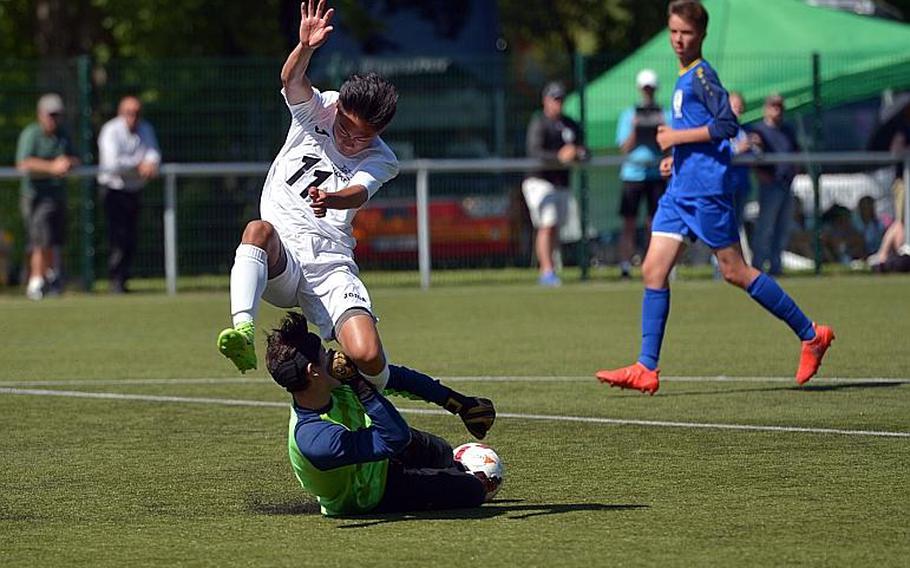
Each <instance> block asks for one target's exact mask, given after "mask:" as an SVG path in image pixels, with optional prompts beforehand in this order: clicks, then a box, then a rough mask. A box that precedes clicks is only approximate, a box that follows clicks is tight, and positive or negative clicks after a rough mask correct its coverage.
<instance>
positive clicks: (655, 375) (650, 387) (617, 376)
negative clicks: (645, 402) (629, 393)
mask: <svg viewBox="0 0 910 568" xmlns="http://www.w3.org/2000/svg"><path fill="white" fill-rule="evenodd" d="M596 376H597V380H598V381H600V382H602V383H607V384H609V385H610V386H611V387H619V388H623V389H637V390H640V391H641V392H646V393H648V394H650V395H653V394H654V393H656V392H657V389H659V388H660V369H654V370H653V371H652V370H651V369H649V368H647V367H645V366H644V365H642V364H641V363H640V362H636V363H635V364H634V365H629V366H628V367H623V368H621V369H613V370H612V371H610V370H603V371H597V373H596Z"/></svg>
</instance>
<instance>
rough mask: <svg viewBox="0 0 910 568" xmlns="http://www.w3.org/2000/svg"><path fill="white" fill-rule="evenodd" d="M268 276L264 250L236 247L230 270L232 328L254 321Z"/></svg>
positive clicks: (249, 246)
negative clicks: (232, 265)
mask: <svg viewBox="0 0 910 568" xmlns="http://www.w3.org/2000/svg"><path fill="white" fill-rule="evenodd" d="M268 275H269V267H268V255H267V254H266V252H265V251H264V250H262V249H261V248H259V247H257V246H255V245H248V244H241V245H240V246H238V247H237V252H236V254H235V255H234V267H233V268H231V315H232V316H233V318H234V327H237V326H238V325H240V324H241V323H244V322H248V321H253V320H255V319H256V315H257V314H258V313H259V301H260V298H261V297H262V293H263V292H264V291H265V285H266V283H267V282H268Z"/></svg>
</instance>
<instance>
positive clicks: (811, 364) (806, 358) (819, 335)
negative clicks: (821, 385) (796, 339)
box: [796, 323, 834, 385]
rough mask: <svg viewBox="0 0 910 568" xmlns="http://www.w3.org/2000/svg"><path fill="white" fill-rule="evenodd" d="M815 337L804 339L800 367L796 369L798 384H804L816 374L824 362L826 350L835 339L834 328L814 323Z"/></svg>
mask: <svg viewBox="0 0 910 568" xmlns="http://www.w3.org/2000/svg"><path fill="white" fill-rule="evenodd" d="M812 327H814V328H815V338H813V339H811V340H809V341H803V350H802V352H801V353H800V355H799V369H797V371H796V384H798V385H802V384H804V383H806V382H807V381H808V380H809V379H811V378H812V377H814V376H815V373H817V372H818V368H819V367H820V366H821V364H822V358H823V357H824V356H825V352H826V351H827V350H828V348H829V347H831V342H832V341H834V330H833V329H831V328H830V327H828V326H827V325H818V324H815V323H813V324H812Z"/></svg>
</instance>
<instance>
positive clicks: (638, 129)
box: [616, 69, 670, 278]
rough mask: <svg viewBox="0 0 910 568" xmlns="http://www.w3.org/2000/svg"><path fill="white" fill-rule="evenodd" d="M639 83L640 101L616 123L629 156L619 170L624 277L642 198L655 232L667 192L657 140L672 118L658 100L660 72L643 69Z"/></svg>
mask: <svg viewBox="0 0 910 568" xmlns="http://www.w3.org/2000/svg"><path fill="white" fill-rule="evenodd" d="M635 86H636V87H637V88H638V91H639V93H640V95H641V99H640V101H639V103H638V104H637V105H635V106H632V107H629V108H627V109H626V110H625V111H623V113H622V114H621V115H620V117H619V121H618V123H617V125H616V144H617V145H618V146H619V149H620V150H621V151H622V153H623V154H625V155H626V156H627V159H626V161H625V162H624V163H623V165H622V168H621V169H620V172H619V178H620V180H621V181H622V198H621V200H620V203H619V214H620V215H621V216H622V218H623V225H622V235H621V237H620V240H619V258H620V269H621V271H622V276H623V277H624V278H628V277H629V275H630V274H629V273H630V270H631V267H632V258H633V256H634V255H635V244H636V243H635V241H636V233H637V231H638V210H639V208H640V205H641V201H642V199H645V200H646V201H647V204H648V218H647V226H646V227H645V232H644V234H645V235H648V234H650V232H651V231H650V225H651V217H653V216H654V212H655V211H657V202H658V201H659V200H660V196H661V195H663V193H664V189H665V184H664V181H663V178H662V177H661V175H660V167H659V165H660V159H661V157H662V156H663V152H662V151H661V150H660V147H659V146H658V144H657V127H658V126H660V125H662V124H668V123H669V122H670V118H669V116H668V115H667V113H666V112H664V110H663V109H662V108H661V106H660V105H659V104H657V102H656V100H655V94H656V93H657V87H658V81H657V73H655V72H654V71H652V70H651V69H642V70H641V71H639V72H638V75H637V76H636V77H635ZM645 238H647V237H645ZM647 245H648V243H647V242H644V243H642V250H647V248H648V246H647Z"/></svg>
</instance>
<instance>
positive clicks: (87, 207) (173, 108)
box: [0, 53, 907, 284]
mask: <svg viewBox="0 0 910 568" xmlns="http://www.w3.org/2000/svg"><path fill="white" fill-rule="evenodd" d="M709 55H710V54H709ZM849 57H850V54H849V53H845V54H844V55H843V58H849ZM882 57H884V58H889V57H890V58H897V57H900V54H893V53H892V54H882ZM621 60H622V57H620V56H618V55H600V56H597V57H591V58H580V57H579V58H575V59H574V60H573V59H572V58H568V57H554V59H553V61H552V62H550V63H551V65H550V66H549V67H548V68H547V69H543V68H540V67H537V66H535V64H534V63H533V62H532V61H530V60H528V59H525V58H523V57H522V56H521V54H517V53H516V54H509V55H507V54H497V55H493V56H489V57H470V58H466V57H435V56H434V57H407V58H387V57H383V58H378V57H370V58H364V59H359V60H349V59H344V58H337V57H323V58H320V57H317V58H316V59H315V60H314V61H313V64H312V67H311V76H312V79H313V82H314V84H316V85H318V86H319V87H321V88H325V89H331V88H336V87H338V86H339V85H340V84H341V82H342V81H343V79H344V78H345V77H347V76H348V75H349V74H350V73H352V72H362V71H371V70H373V71H378V72H381V73H383V74H384V75H386V76H389V77H390V78H391V79H392V80H393V81H394V82H395V83H396V85H397V86H398V87H399V90H400V92H401V99H400V104H399V111H398V113H397V116H396V118H395V120H394V121H393V123H392V124H391V125H390V128H389V129H388V130H387V131H386V132H384V133H383V138H384V139H385V140H386V141H387V142H389V144H390V145H391V146H392V147H393V149H394V150H395V152H396V153H397V155H398V156H399V158H400V159H401V160H402V161H403V163H404V164H405V169H404V170H403V172H402V174H401V175H400V176H399V177H398V178H397V179H396V180H393V181H392V182H391V183H390V184H388V185H387V186H386V187H384V188H383V190H382V192H381V194H380V195H379V196H378V197H377V199H375V200H374V201H373V202H372V203H371V204H370V205H369V206H368V207H367V208H366V209H365V210H364V211H363V212H361V213H360V214H359V215H358V223H359V225H358V230H359V231H360V232H361V236H364V237H365V238H361V239H360V243H361V245H360V251H359V255H360V262H361V264H362V265H363V266H364V267H365V268H366V269H368V270H377V269H381V270H389V271H394V272H395V273H396V275H395V276H394V277H390V278H391V279H395V280H397V279H398V275H400V274H402V273H406V272H408V271H413V273H414V274H418V273H417V267H418V264H419V263H418V261H419V259H420V255H419V254H418V253H417V251H418V244H419V240H418V238H417V235H418V232H417V227H418V219H417V213H416V212H417V210H418V208H417V205H416V203H415V201H414V199H415V188H416V187H418V186H419V185H421V184H422V183H423V182H424V181H425V182H426V185H427V186H428V187H429V188H430V190H429V194H430V198H429V203H428V204H427V211H428V213H429V215H430V218H431V219H432V222H431V223H430V224H429V227H428V228H427V231H425V232H426V233H428V234H430V236H431V245H430V252H431V256H432V262H431V263H429V264H430V265H431V266H432V268H433V269H434V271H435V272H436V276H434V281H439V280H440V279H444V278H446V277H447V275H448V274H449V273H450V272H451V271H450V269H454V268H459V267H461V268H486V267H489V268H501V267H519V268H521V267H527V266H531V265H532V263H533V258H532V252H531V250H532V248H533V247H532V246H531V238H532V235H531V228H530V222H529V219H528V216H527V212H526V211H525V209H524V206H523V200H522V197H521V192H520V184H521V179H522V174H523V170H524V168H525V167H526V165H527V164H526V163H522V162H507V161H506V160H511V159H517V158H519V157H521V156H523V155H524V145H525V140H524V138H525V129H526V126H527V122H528V119H529V118H530V116H531V115H532V113H534V112H536V111H537V110H538V109H539V107H540V100H539V99H540V97H539V93H540V87H541V86H542V85H543V84H544V83H545V82H546V80H548V79H554V78H559V79H563V80H565V81H566V82H567V83H569V85H570V87H571V86H572V85H573V84H574V86H575V87H576V88H577V87H580V86H583V85H589V84H592V83H593V82H594V81H595V79H596V78H597V77H600V76H601V75H602V74H603V73H604V72H605V71H607V70H610V69H612V68H614V66H616V64H617V63H618V62H620V61H621ZM844 61H846V59H844ZM718 63H719V68H720V67H721V65H722V68H721V69H720V71H721V77H722V78H723V79H724V83H725V85H726V86H728V87H730V88H745V87H749V88H750V89H752V90H753V91H754V90H756V88H757V87H758V85H753V84H747V83H748V81H749V80H753V79H747V78H748V77H759V78H760V77H767V76H777V75H781V76H782V75H793V76H799V77H803V78H804V77H805V76H806V75H807V74H811V73H812V69H813V67H812V57H811V54H807V53H798V54H797V53H794V54H792V55H789V56H783V55H781V56H775V58H769V57H767V56H764V55H761V54H755V55H754V56H752V57H737V58H732V59H731V58H728V59H727V60H725V61H723V62H722V63H721V62H718ZM652 64H653V67H654V68H657V69H660V68H662V67H661V66H663V67H666V66H667V65H668V64H669V65H672V64H673V60H672V57H671V56H670V55H669V54H668V56H667V57H666V58H661V59H660V60H655V61H653V62H650V61H642V65H652ZM839 64H840V63H839V61H838V60H832V59H830V58H829V59H827V60H823V61H822V62H821V65H822V68H823V69H825V68H826V67H827V66H829V65H830V66H832V67H833V66H835V65H839ZM280 67H281V58H260V59H179V60H152V61H136V60H113V61H108V62H104V63H101V62H97V61H92V60H90V59H88V58H84V57H83V58H77V59H72V60H65V61H53V60H41V61H5V62H4V65H3V66H0V166H6V165H9V166H12V165H13V157H14V153H15V144H16V139H17V137H18V134H19V132H20V131H21V129H22V128H23V127H24V126H25V125H26V124H28V123H29V122H31V121H33V120H34V105H35V102H36V100H37V98H38V96H39V95H40V94H41V93H43V92H46V91H57V92H60V93H62V94H63V95H64V99H65V101H66V104H67V115H66V124H68V126H69V129H70V132H71V134H72V137H73V139H74V141H75V142H76V144H77V147H78V150H79V153H80V155H81V156H82V158H83V161H84V162H85V163H86V164H92V163H94V153H95V136H96V133H97V132H98V130H99V129H100V126H101V125H102V124H103V122H104V121H105V120H107V119H108V118H110V117H111V116H113V114H114V113H115V108H116V104H117V101H118V99H119V98H120V97H121V96H122V95H124V94H127V93H135V94H138V95H140V96H141V97H142V98H143V99H144V101H145V115H146V118H147V119H148V120H149V121H150V122H151V123H152V124H153V125H154V126H155V128H156V131H157V134H158V138H159V141H160V143H161V147H162V150H163V154H164V159H165V161H166V162H168V163H169V164H170V165H168V166H167V167H166V168H165V170H164V171H165V172H169V173H172V174H173V175H174V176H177V177H176V180H175V181H174V183H175V184H177V186H178V189H177V190H176V202H177V205H178V206H177V207H176V208H175V209H173V210H171V212H170V213H169V214H170V215H173V216H174V218H173V222H174V226H175V227H176V228H177V229H178V230H179V234H180V236H181V238H180V247H179V249H177V250H175V251H174V255H175V256H174V259H173V262H174V263H175V264H176V266H177V267H179V269H180V270H179V271H180V273H181V274H227V272H228V270H229V268H230V262H231V258H232V251H233V248H234V245H235V241H236V239H237V235H238V231H239V229H240V228H241V227H242V226H243V224H244V223H245V222H246V221H248V220H250V219H253V218H255V217H256V216H257V214H258V212H257V207H256V205H257V203H258V195H259V191H260V188H261V184H262V177H263V173H264V172H265V170H266V169H267V166H266V164H265V162H267V161H268V160H270V159H271V158H272V157H273V155H274V153H275V152H276V151H277V149H278V148H279V147H280V146H281V144H282V142H283V139H284V136H285V134H286V132H287V124H288V113H287V111H286V109H285V108H284V105H283V103H282V102H281V99H280V95H279V94H278V87H279V85H278V72H279V69H280ZM898 68H900V69H903V67H897V66H895V69H898ZM661 79H662V81H663V83H662V84H663V87H662V88H661V89H660V91H659V96H658V100H659V101H661V102H663V103H665V104H666V103H667V100H668V97H669V93H670V91H671V90H672V89H671V88H670V84H671V83H672V80H673V77H670V76H663V77H661ZM895 81H896V82H895V85H898V84H905V83H907V77H898V78H895ZM619 83H622V84H621V85H620V84H619ZM636 96H637V95H636V93H635V88H634V70H632V71H630V72H629V75H628V77H620V78H619V79H618V83H617V85H616V87H615V88H609V89H601V90H598V91H596V92H595V91H592V92H591V94H590V96H589V97H588V98H587V102H586V105H587V108H588V109H590V110H592V111H593V109H595V108H598V107H604V106H611V107H617V106H620V105H623V104H627V105H630V106H631V105H634V104H635V98H636ZM819 96H820V98H819V101H820V102H822V103H825V101H826V96H827V93H826V91H825V89H823V88H822V89H820V90H819ZM748 102H751V103H756V102H757V100H754V101H748ZM753 106H754V105H753ZM815 110H816V109H812V108H809V109H807V110H805V111H803V110H800V111H798V112H795V113H793V114H792V116H790V120H791V121H792V122H795V123H796V124H797V127H798V128H797V130H798V133H799V134H800V136H801V138H802V141H803V142H804V143H805V144H804V147H806V148H809V149H810V150H812V151H813V152H818V151H821V150H824V149H828V150H831V149H852V150H857V149H860V148H862V147H863V145H864V143H865V141H866V140H867V139H868V137H869V135H870V134H871V132H872V130H873V129H874V128H875V125H876V114H877V110H878V102H877V101H876V100H870V99H867V100H865V101H860V102H854V103H851V104H849V105H841V106H837V107H831V105H827V104H826V106H824V107H822V108H821V109H819V110H820V111H821V112H820V113H819V114H816V113H815ZM589 114H591V115H593V112H592V113H589ZM753 115H754V113H753ZM589 118H590V117H589ZM614 119H615V117H613V119H607V120H606V122H604V121H594V120H590V122H589V124H587V128H588V137H589V140H593V141H600V142H599V143H598V144H599V147H600V150H599V151H598V154H599V155H598V157H597V158H596V159H595V160H594V161H593V162H592V163H591V164H590V165H588V166H586V170H585V171H586V173H585V176H586V179H585V180H584V182H585V183H583V184H582V183H581V182H582V180H580V179H579V180H577V183H579V184H580V185H584V189H581V187H580V186H579V189H578V192H579V194H578V196H579V199H578V200H577V203H578V207H579V209H581V210H582V211H580V212H579V213H578V214H577V215H575V216H573V219H576V222H575V223H573V224H571V226H570V227H568V228H567V229H566V231H565V234H564V239H565V240H566V241H568V242H573V243H574V242H580V243H582V245H581V246H580V247H576V246H574V245H573V246H567V247H564V251H563V252H564V255H563V257H564V258H563V261H564V263H565V264H571V265H579V264H580V265H582V266H586V261H587V260H590V261H591V263H592V264H593V265H609V264H610V263H611V262H612V260H613V258H612V256H611V247H612V246H613V241H614V240H615V239H616V234H617V232H618V230H619V228H620V223H621V219H620V217H619V215H618V214H617V210H618V204H619V198H620V193H621V182H620V180H619V163H620V158H618V157H617V156H616V153H617V150H616V148H615V147H612V142H613V140H614V139H615V132H614V130H615V121H611V120H614ZM841 157H842V158H845V159H847V161H848V162H849V160H851V159H854V158H855V159H856V160H858V161H854V162H850V163H852V164H853V165H852V166H850V167H854V168H855V167H856V166H857V165H859V163H861V162H862V159H864V158H862V157H861V156H859V155H850V156H849V157H845V156H841ZM766 159H767V158H766ZM806 159H807V157H806V156H805V155H801V157H800V158H799V160H800V161H801V162H802V163H804V164H805V163H807V162H806ZM876 159H878V160H880V161H881V163H884V162H885V161H889V160H890V162H889V163H893V162H894V161H895V159H893V158H886V157H879V158H876ZM425 160H434V161H433V162H428V161H425ZM435 160H470V162H458V164H461V165H458V166H456V165H453V164H455V162H448V161H435ZM488 160H494V161H492V162H491V161H488ZM225 164H227V165H225ZM236 164H244V166H243V167H241V168H240V170H238V169H235V168H236V167H237V166H236ZM415 164H423V165H425V166H426V167H425V168H419V167H417V166H416V165H415ZM467 164H472V166H471V167H472V168H474V169H470V171H468V170H465V168H466V167H467ZM838 164H840V165H835V163H829V164H825V165H824V166H822V165H821V164H819V167H818V172H819V173H833V172H834V170H835V169H837V168H843V167H845V166H844V163H841V162H838ZM437 166H439V168H441V169H437ZM171 168H174V169H171ZM187 168H189V169H187ZM200 168H201V169H200ZM243 168H248V169H243ZM190 170H192V171H190ZM6 171H7V174H5V177H0V237H2V238H0V250H2V249H3V248H4V246H5V247H6V248H7V249H10V250H9V251H8V252H7V253H6V254H8V255H11V257H12V258H11V259H10V264H11V265H12V266H14V267H15V266H18V265H20V264H21V260H22V249H23V247H22V243H24V235H23V234H22V227H21V222H20V220H19V213H18V211H19V203H18V196H17V194H18V192H17V191H16V186H17V184H18V181H17V180H16V179H13V178H14V177H15V174H13V173H11V172H10V171H9V170H6ZM82 171H83V172H88V171H90V170H82ZM421 176H424V177H421ZM577 177H579V178H580V177H582V176H577ZM76 179H77V178H75V177H74V178H73V180H74V181H72V182H71V183H70V184H69V185H70V186H69V188H68V195H69V206H68V212H69V234H68V241H67V242H68V245H67V247H66V248H65V249H64V250H63V251H62V256H63V259H64V265H65V266H66V267H68V271H69V272H70V276H71V280H72V276H73V275H75V274H80V275H81V276H82V280H83V282H84V283H85V284H89V283H90V282H91V281H93V280H94V277H95V275H96V274H98V275H103V274H104V272H105V261H104V257H105V252H106V245H105V242H106V227H105V223H104V222H103V212H102V211H101V210H100V209H99V208H97V207H96V203H97V196H96V195H95V193H94V188H93V187H92V184H91V183H89V182H87V181H86V182H81V183H80V182H78V181H76ZM169 179H172V178H171V177H169V176H165V177H163V178H162V179H161V180H159V181H156V182H154V183H152V184H150V185H149V186H148V187H147V188H146V189H145V191H144V192H143V209H142V213H141V227H142V232H143V238H141V239H140V245H139V250H138V251H137V257H136V259H135V272H136V275H137V276H146V277H157V276H160V275H162V274H163V266H164V263H163V258H164V257H165V254H166V251H165V247H164V242H165V240H164V239H163V238H162V235H163V234H164V231H165V226H166V225H165V222H164V219H165V218H166V215H165V212H166V210H167V207H166V199H165V198H166V195H167V191H166V189H167V183H166V181H167V180H169ZM421 180H423V181H421ZM581 225H584V228H582V226H581ZM583 237H584V238H583ZM9 241H12V244H11V245H9V244H7V245H4V244H3V243H8V242H9ZM588 245H590V247H588V248H585V247H587V246H588ZM580 260H582V261H583V262H579V261H580ZM425 264H427V263H426V262H425ZM507 272H508V271H500V273H502V274H505V273H507ZM515 277H516V278H519V277H520V278H525V277H526V275H524V274H522V275H517V276H515ZM419 281H420V280H419V278H416V277H415V278H414V280H413V282H414V283H417V282H419Z"/></svg>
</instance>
